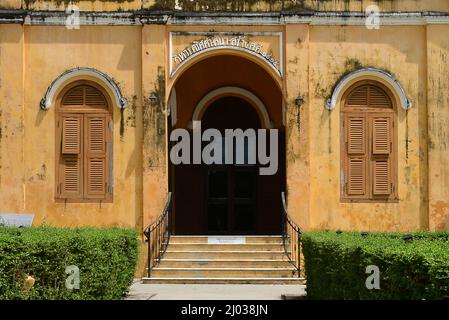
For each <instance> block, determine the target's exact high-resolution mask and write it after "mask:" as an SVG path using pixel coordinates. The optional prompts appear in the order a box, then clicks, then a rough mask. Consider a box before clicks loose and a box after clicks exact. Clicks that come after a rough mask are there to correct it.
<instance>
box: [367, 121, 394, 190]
mask: <svg viewBox="0 0 449 320" xmlns="http://www.w3.org/2000/svg"><path fill="white" fill-rule="evenodd" d="M392 124H393V119H392V116H390V115H373V116H372V117H371V119H370V126H371V132H372V142H371V144H372V160H371V177H372V190H373V195H374V196H387V195H390V194H391V193H392V192H393V168H392V163H393V162H392V147H393V146H392V138H391V137H392V135H393V126H392Z"/></svg>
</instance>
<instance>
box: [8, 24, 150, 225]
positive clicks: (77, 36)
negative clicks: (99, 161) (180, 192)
mask: <svg viewBox="0 0 449 320" xmlns="http://www.w3.org/2000/svg"><path fill="white" fill-rule="evenodd" d="M0 35H1V37H2V38H1V50H2V53H1V59H2V69H1V76H2V80H3V81H2V84H3V85H2V108H1V110H2V125H3V127H6V128H7V129H6V132H4V133H3V134H2V135H3V139H2V159H3V161H2V172H1V175H2V192H1V195H0V198H1V200H0V202H1V203H2V208H1V210H2V212H32V213H35V223H37V224H39V223H44V222H45V223H47V224H50V225H66V226H75V225H97V226H128V227H134V226H136V225H139V224H141V223H142V221H141V211H142V182H141V173H142V167H141V163H142V160H141V139H142V138H141V131H142V129H141V125H140V123H141V116H140V115H141V100H142V98H141V97H142V95H141V83H142V79H141V67H140V52H141V46H140V45H137V44H140V43H141V32H140V29H139V28H132V27H115V28H114V32H110V30H109V28H107V27H83V28H81V29H80V30H77V31H73V30H68V29H66V28H65V27H28V26H25V27H22V26H19V25H10V26H9V25H0ZM23 40H24V42H23ZM22 43H23V44H22ZM76 66H79V67H91V68H96V69H98V70H100V71H102V72H104V73H106V74H108V75H109V76H111V77H112V78H114V79H117V82H118V84H119V85H120V87H121V89H122V93H123V94H124V96H125V97H126V98H127V99H128V101H129V108H128V109H127V110H126V111H125V113H124V115H123V116H124V127H123V128H122V130H121V128H120V126H121V125H120V122H121V114H120V110H119V108H117V107H116V106H114V108H113V110H114V114H113V120H114V137H113V139H114V140H113V141H114V147H113V154H114V162H113V167H114V191H113V197H114V201H113V202H112V203H102V204H100V203H67V204H65V203H57V202H55V200H54V194H55V187H54V186H55V170H54V168H55V106H52V107H51V108H50V109H49V110H47V111H43V110H41V109H40V108H39V102H40V100H41V99H42V97H43V94H44V93H45V91H46V89H47V87H48V86H49V85H50V83H51V82H52V81H53V80H54V79H55V78H57V77H58V76H59V75H60V74H61V73H62V72H64V71H65V70H67V69H70V68H73V67H76ZM20 69H21V70H20ZM21 119H23V122H22V123H20V122H21ZM121 131H122V134H121Z"/></svg>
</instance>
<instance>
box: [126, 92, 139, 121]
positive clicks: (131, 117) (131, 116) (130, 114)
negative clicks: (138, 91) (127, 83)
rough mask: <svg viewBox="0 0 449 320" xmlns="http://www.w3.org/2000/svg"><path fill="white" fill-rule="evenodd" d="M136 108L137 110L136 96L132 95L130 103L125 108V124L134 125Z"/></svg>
mask: <svg viewBox="0 0 449 320" xmlns="http://www.w3.org/2000/svg"><path fill="white" fill-rule="evenodd" d="M136 110H137V96H136V95H133V96H132V98H131V101H130V104H129V106H128V108H127V110H126V111H127V117H126V126H127V127H131V128H135V127H136Z"/></svg>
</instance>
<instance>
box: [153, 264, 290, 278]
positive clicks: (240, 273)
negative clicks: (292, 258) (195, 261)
mask: <svg viewBox="0 0 449 320" xmlns="http://www.w3.org/2000/svg"><path fill="white" fill-rule="evenodd" d="M295 274H296V270H295V269H294V268H293V267H291V268H290V267H287V268H163V267H160V266H158V267H156V268H153V269H152V270H151V276H152V277H156V278H164V277H168V278H172V277H180V278H234V277H235V278H289V277H293V276H295Z"/></svg>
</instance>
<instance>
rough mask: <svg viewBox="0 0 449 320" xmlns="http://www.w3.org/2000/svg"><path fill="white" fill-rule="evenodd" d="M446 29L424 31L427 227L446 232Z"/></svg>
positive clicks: (448, 153) (448, 102) (448, 172)
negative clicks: (425, 39)
mask: <svg viewBox="0 0 449 320" xmlns="http://www.w3.org/2000/svg"><path fill="white" fill-rule="evenodd" d="M447 35H448V28H447V26H429V27H428V28H427V67H428V70H427V103H428V106H427V108H428V120H429V122H428V126H429V144H428V150H429V163H428V168H429V227H430V229H431V230H441V229H448V228H449V165H448V159H449V37H448V36H447Z"/></svg>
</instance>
